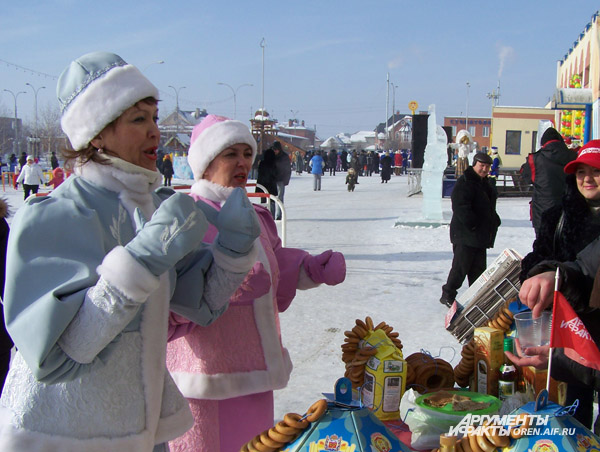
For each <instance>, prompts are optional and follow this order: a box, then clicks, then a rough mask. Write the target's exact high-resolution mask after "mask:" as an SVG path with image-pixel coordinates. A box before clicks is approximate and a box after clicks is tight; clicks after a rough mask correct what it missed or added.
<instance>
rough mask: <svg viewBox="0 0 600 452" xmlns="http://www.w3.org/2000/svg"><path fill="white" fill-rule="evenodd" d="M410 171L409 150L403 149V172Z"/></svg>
mask: <svg viewBox="0 0 600 452" xmlns="http://www.w3.org/2000/svg"><path fill="white" fill-rule="evenodd" d="M407 173H408V151H407V150H406V149H402V174H407Z"/></svg>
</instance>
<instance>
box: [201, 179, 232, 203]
mask: <svg viewBox="0 0 600 452" xmlns="http://www.w3.org/2000/svg"><path fill="white" fill-rule="evenodd" d="M234 188H235V187H224V186H222V185H219V184H215V183H214V182H211V181H209V180H207V179H200V180H197V181H196V182H194V185H192V187H191V188H190V191H191V192H192V193H193V194H195V195H198V196H202V197H203V198H205V199H208V200H209V201H214V202H218V203H220V204H223V203H224V202H225V201H227V198H229V195H230V194H231V193H232V192H233V189H234Z"/></svg>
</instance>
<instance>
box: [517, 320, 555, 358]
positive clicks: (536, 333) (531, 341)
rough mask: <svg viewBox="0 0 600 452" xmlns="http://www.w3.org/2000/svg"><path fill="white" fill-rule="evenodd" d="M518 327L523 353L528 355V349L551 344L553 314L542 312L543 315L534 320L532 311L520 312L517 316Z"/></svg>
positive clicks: (518, 336)
mask: <svg viewBox="0 0 600 452" xmlns="http://www.w3.org/2000/svg"><path fill="white" fill-rule="evenodd" d="M515 324H516V327H517V338H518V339H519V345H520V346H521V350H523V353H524V354H525V355H527V350H526V349H527V348H529V347H538V346H540V345H547V344H549V343H550V328H551V325H552V313H551V312H550V311H544V312H542V315H541V316H539V317H538V318H536V319H534V318H533V317H532V313H531V311H527V312H520V313H518V314H516V315H515Z"/></svg>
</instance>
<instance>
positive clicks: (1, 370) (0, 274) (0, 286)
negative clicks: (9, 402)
mask: <svg viewBox="0 0 600 452" xmlns="http://www.w3.org/2000/svg"><path fill="white" fill-rule="evenodd" d="M9 215H10V211H9V207H8V204H7V203H6V201H5V200H4V199H2V198H0V296H2V297H4V279H5V275H6V246H7V243H8V232H9V230H10V228H9V227H8V223H7V221H6V219H7V218H8V216H9ZM2 307H3V306H2V305H0V308H2ZM13 345H14V344H13V341H12V339H11V338H10V336H9V335H8V331H6V327H5V326H4V310H3V309H0V393H1V392H2V388H3V387H4V381H5V380H6V374H8V367H9V364H10V353H11V350H12V348H13Z"/></svg>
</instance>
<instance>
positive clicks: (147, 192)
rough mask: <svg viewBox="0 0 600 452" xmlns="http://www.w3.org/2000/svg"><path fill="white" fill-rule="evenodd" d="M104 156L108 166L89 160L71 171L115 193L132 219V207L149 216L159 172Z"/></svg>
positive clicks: (151, 210) (158, 181)
mask: <svg viewBox="0 0 600 452" xmlns="http://www.w3.org/2000/svg"><path fill="white" fill-rule="evenodd" d="M107 158H108V160H110V162H111V164H110V165H102V164H100V163H96V162H91V161H90V162H86V163H84V164H83V165H76V166H75V168H74V172H75V174H77V175H78V176H80V177H82V178H83V179H86V180H87V181H89V182H91V183H93V184H95V185H98V186H100V187H102V188H105V189H107V190H109V191H112V192H116V193H118V194H119V199H120V200H121V202H122V203H123V206H124V207H125V208H126V209H127V211H128V212H129V215H130V216H131V217H132V218H133V212H134V210H135V209H136V208H138V207H139V208H140V209H141V211H142V213H143V214H144V216H145V217H146V218H150V217H151V216H152V214H153V213H154V210H155V206H154V202H153V198H152V193H153V192H154V190H156V189H157V188H158V187H159V186H160V182H161V180H160V173H159V172H158V171H150V170H147V169H145V168H141V167H139V166H137V165H133V164H131V163H128V162H126V161H124V160H121V159H119V158H116V157H107ZM155 173H156V174H155Z"/></svg>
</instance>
